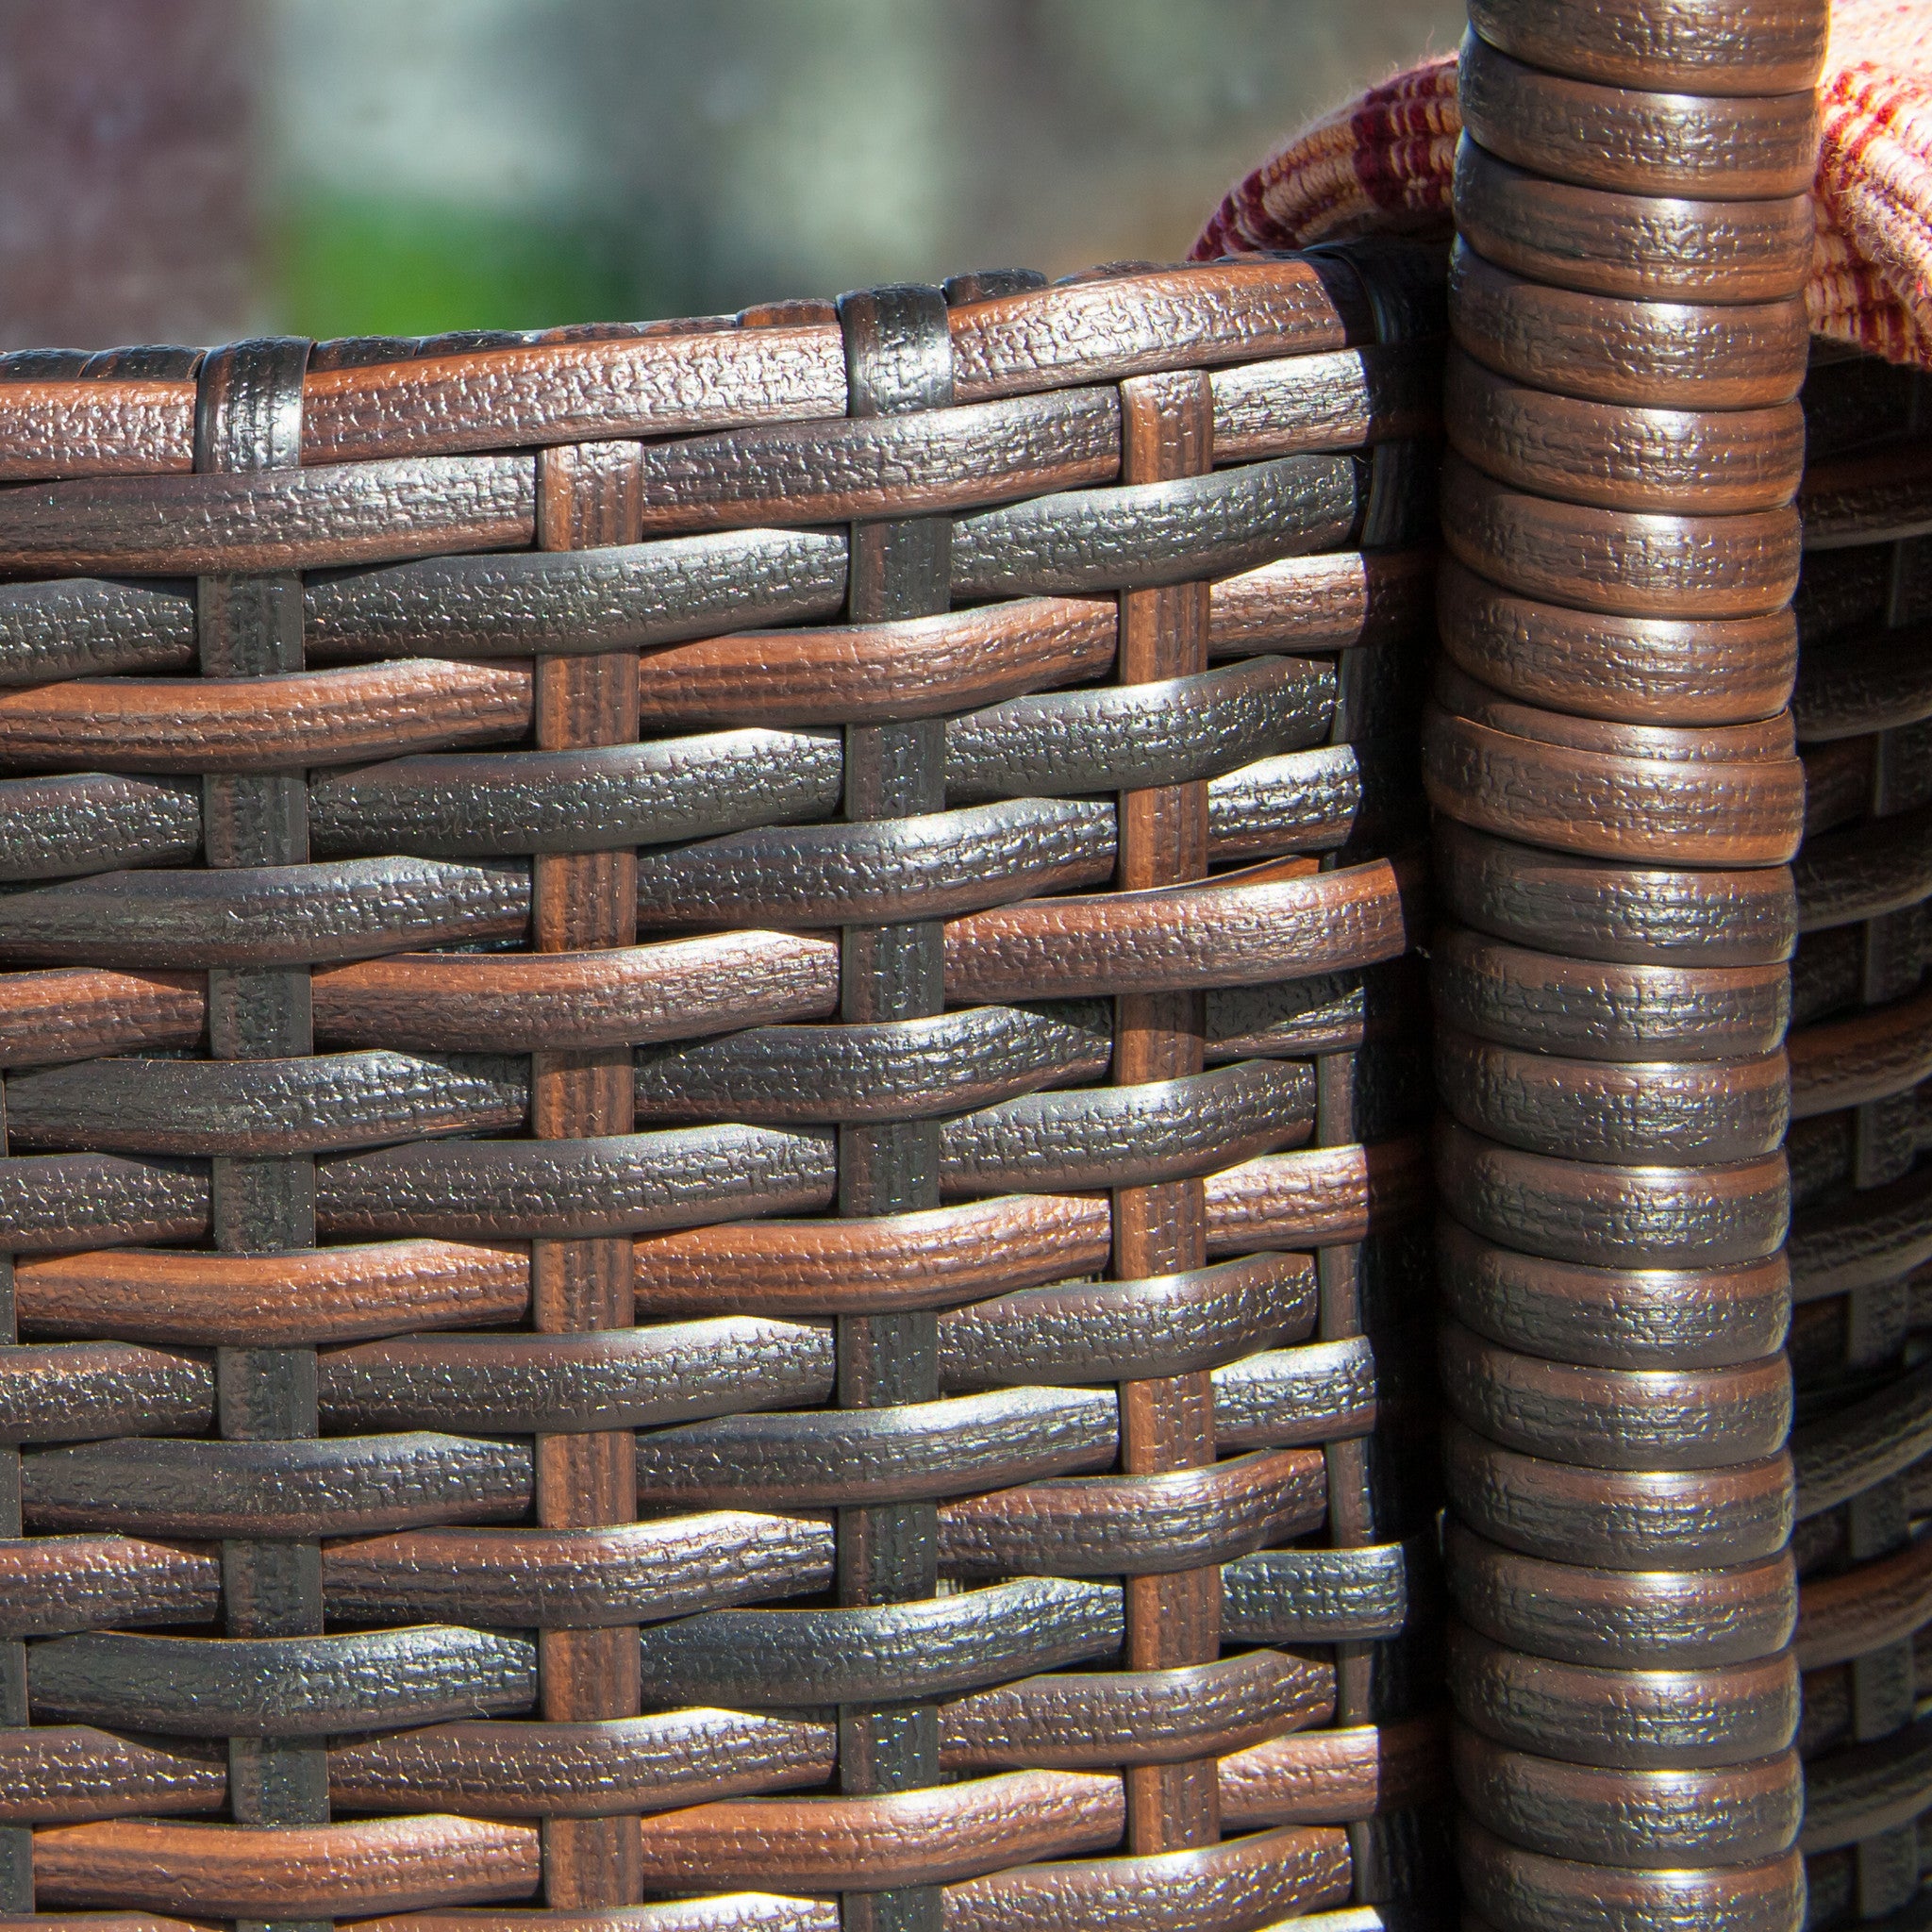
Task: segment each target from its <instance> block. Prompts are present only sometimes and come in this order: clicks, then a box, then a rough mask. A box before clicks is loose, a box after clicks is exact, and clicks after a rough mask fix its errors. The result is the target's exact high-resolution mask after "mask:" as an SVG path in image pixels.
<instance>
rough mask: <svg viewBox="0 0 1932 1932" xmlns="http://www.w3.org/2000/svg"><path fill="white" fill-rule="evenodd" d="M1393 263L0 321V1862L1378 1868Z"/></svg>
mask: <svg viewBox="0 0 1932 1932" xmlns="http://www.w3.org/2000/svg"><path fill="white" fill-rule="evenodd" d="M1438 273H1439V267H1438V264H1437V263H1436V262H1435V261H1433V260H1431V259H1430V258H1427V257H1418V256H1416V255H1413V254H1410V253H1407V252H1404V251H1402V250H1399V249H1391V248H1382V249H1359V250H1354V251H1351V250H1346V249H1344V250H1340V251H1334V252H1330V253H1327V254H1325V255H1322V256H1319V257H1310V258H1303V259H1282V260H1268V261H1255V262H1247V263H1242V264H1210V265H1208V266H1204V267H1200V268H1191V269H1180V270H1168V269H1145V268H1125V269H1116V270H1109V271H1105V272H1101V273H1099V274H1097V275H1093V276H1090V277H1082V278H1076V279H1075V280H1074V281H1072V282H1070V283H1065V284H1061V285H1058V286H1055V287H1051V288H1049V287H1044V286H1042V285H1041V284H1040V283H1039V281H1038V279H1037V278H1035V277H1030V276H1024V275H1010V276H1007V275H1003V276H991V277H969V278H965V279H963V280H961V281H958V282H956V283H953V284H949V285H948V287H947V288H946V290H944V291H939V290H929V289H909V290H908V289H901V290H885V291H876V292H874V293H871V294H864V295H858V296H852V297H848V298H846V299H845V301H844V302H842V303H841V304H840V305H838V306H837V307H836V308H835V307H833V306H831V305H824V304H812V303H807V304H798V305H788V306H781V307H776V308H769V309H764V310H758V311H754V312H748V313H747V314H745V315H743V316H741V317H740V318H738V319H736V320H735V321H724V322H718V321H710V322H700V323H681V324H675V325H663V326H656V327H646V328H624V329H601V328H600V329H583V330H569V331H562V332H558V333H556V334H553V335H547V336H541V337H531V338H482V337H478V338H463V339H451V340H445V341H431V342H425V343H401V342H393V341H352V342H338V343H328V344H321V345H310V344H308V343H307V342H291V341H264V342H254V343H243V344H240V345H238V346H235V347H233V348H228V349H224V350H218V351H213V352H209V353H208V354H207V355H206V356H202V355H198V354H195V353H191V352H186V351H175V350H130V351H126V352H124V353H120V354H115V355H107V356H96V357H92V358H82V357H78V356H66V355H55V354H50V355H43V356H34V355H26V356H15V357H11V358H5V360H4V362H0V481H5V482H6V483H7V484H8V485H9V486H11V487H8V488H6V489H0V574H4V576H5V581H4V582H0V685H4V686H5V687H6V689H5V690H4V691H0V763H4V767H5V770H6V772H7V773H8V775H7V776H6V777H5V779H4V780H0V879H4V880H6V881H7V882H8V884H7V888H6V890H5V891H4V892H0V965H4V967H5V968H6V969H7V970H6V971H5V972H4V973H0V1065H4V1066H5V1067H6V1068H7V1069H8V1073H7V1075H6V1080H5V1089H4V1091H5V1103H6V1110H5V1116H4V1127H5V1132H6V1135H7V1139H6V1141H4V1142H0V1250H4V1251H6V1252H5V1253H4V1254H0V1268H5V1267H6V1266H7V1264H8V1257H11V1264H10V1280H11V1314H10V1315H9V1317H8V1319H9V1321H10V1322H12V1323H16V1324H17V1334H18V1336H19V1337H20V1338H24V1339H22V1340H18V1341H13V1342H12V1343H11V1345H8V1346H7V1347H5V1348H4V1349H0V1438H4V1441H6V1442H7V1443H8V1444H10V1445H14V1446H12V1447H9V1448H8V1450H6V1451H5V1454H4V1462H0V1538H4V1540H0V1638H4V1640H5V1641H0V1723H4V1724H7V1725H10V1726H11V1728H8V1729H0V1910H5V1911H7V1912H9V1913H11V1914H14V1915H16V1916H18V1915H24V1914H26V1913H30V1912H35V1911H38V1912H40V1913H41V1914H43V1915H46V1914H54V1915H58V1914H59V1913H61V1912H63V1911H70V1910H75V1909H80V1910H87V1909H95V1910H100V1909H108V1910H113V1911H118V1912H121V1913H123V1914H124V1915H125V1914H127V1913H132V1914H136V1915H140V1922H141V1923H142V1924H153V1923H154V1922H155V1919H156V1917H157V1916H158V1917H160V1918H164V1919H165V1918H179V1919H193V1920H198V1921H206V1920H209V1919H230V1920H237V1921H241V1922H244V1923H247V1924H261V1923H280V1924H288V1923H293V1924H308V1923H314V1922H326V1921H329V1920H332V1919H338V1918H343V1919H363V1920H367V1919H377V1920H381V1921H383V1922H384V1923H385V1924H390V1923H394V1924H398V1925H400V1924H404V1923H407V1924H411V1925H413V1926H416V1927H419V1928H422V1932H436V1928H439V1927H442V1928H448V1932H456V1928H457V1927H458V1926H469V1927H473V1928H475V1927H494V1926H508V1925H517V1924H527V1923H533V1921H532V1918H531V1915H532V1914H533V1913H541V1912H542V1911H543V1910H545V1909H546V1908H547V1910H548V1911H549V1913H550V1914H551V1915H552V1917H551V1918H550V1919H549V1920H548V1921H545V1922H544V1923H548V1924H587V1923H593V1922H594V1923H601V1924H608V1923H611V1922H610V1920H609V1916H608V1915H609V1914H610V1913H611V1912H612V1911H613V1910H620V1909H622V1908H624V1907H631V1906H634V1905H635V1904H637V1902H639V1901H653V1900H656V1901H666V1900H669V1901H681V1902H674V1903H658V1904H655V1905H646V1906H645V1907H643V1908H642V1910H641V1912H634V1913H631V1914H629V1915H627V1918H626V1921H625V1923H629V1924H635V1925H638V1926H651V1927H655V1928H658V1932H670V1928H673V1927H676V1928H697V1927H718V1926H725V1925H729V1926H732V1927H747V1926H754V1925H755V1926H759V1927H765V1928H772V1932H777V1928H783V1932H832V1928H833V1927H835V1926H838V1925H840V1924H842V1925H843V1926H844V1927H846V1928H848V1932H851V1928H860V1927H876V1928H878V1932H887V1928H905V1932H931V1928H937V1927H939V1926H941V1925H943V1926H945V1927H947V1928H951V1932H1035V1928H1038V1932H1049V1928H1059V1927H1065V1928H1068V1932H1072V1928H1074V1927H1087V1926H1092V1925H1096V1924H1122V1925H1127V1924H1132V1925H1134V1926H1141V1927H1171V1928H1173V1932H1203V1928H1208V1932H1247V1928H1251V1927H1257V1926H1262V1925H1266V1924H1273V1923H1274V1922H1276V1921H1278V1920H1280V1919H1283V1918H1286V1917H1289V1916H1291V1915H1293V1914H1296V1913H1298V1912H1302V1911H1305V1910H1307V1909H1309V1908H1311V1907H1325V1906H1334V1907H1346V1906H1347V1905H1348V1903H1349V1902H1350V1901H1351V1900H1352V1899H1353V1900H1356V1901H1364V1900H1377V1899H1388V1898H1392V1897H1423V1898H1424V1899H1431V1900H1432V1899H1434V1898H1435V1897H1436V1896H1437V1895H1438V1894H1439V1891H1440V1881H1439V1878H1438V1876H1437V1867H1436V1866H1435V1864H1434V1863H1433V1862H1432V1859H1433V1854H1432V1846H1433V1843H1434V1839H1433V1837H1432V1833H1431V1829H1430V1826H1429V1823H1428V1816H1429V1814H1428V1809H1427V1805H1428V1801H1429V1800H1430V1799H1431V1797H1432V1796H1433V1794H1434V1793H1435V1791H1436V1790H1437V1787H1438V1785H1439V1783H1440V1779H1441V1766H1440V1757H1441V1727H1440V1722H1439V1719H1438V1716H1437V1713H1436V1712H1435V1710H1434V1709H1433V1708H1432V1705H1433V1701H1434V1698H1435V1696H1436V1695H1437V1694H1438V1693H1437V1691H1436V1689H1435V1685H1436V1683H1437V1682H1439V1678H1437V1677H1436V1676H1435V1674H1433V1673H1431V1672H1430V1671H1428V1670H1427V1669H1425V1668H1419V1665H1424V1664H1426V1661H1427V1657H1428V1655H1429V1652H1428V1648H1427V1645H1428V1639H1427V1634H1426V1629H1425V1627H1423V1626H1424V1625H1425V1624H1426V1616H1425V1615H1423V1616H1422V1623H1421V1624H1420V1625H1419V1624H1418V1623H1417V1617H1418V1615H1419V1614H1421V1607H1422V1606H1423V1603H1424V1592H1423V1589H1422V1586H1423V1585H1424V1583H1425V1582H1426V1576H1427V1568H1428V1566H1427V1563H1426V1562H1425V1561H1424V1558H1423V1551H1424V1541H1423V1540H1422V1533H1423V1532H1424V1529H1425V1526H1426V1524H1427V1519H1428V1512H1429V1510H1430V1508H1431V1507H1432V1493H1431V1490H1430V1480H1431V1478H1430V1473H1429V1471H1428V1470H1427V1468H1426V1467H1424V1468H1422V1469H1420V1470H1418V1469H1416V1468H1415V1467H1414V1466H1413V1465H1415V1464H1416V1463H1417V1462H1418V1461H1422V1462H1424V1463H1426V1461H1427V1460H1428V1458H1427V1457H1426V1456H1424V1457H1417V1456H1416V1455H1415V1454H1414V1453H1413V1451H1414V1450H1415V1449H1416V1448H1418V1447H1422V1448H1424V1449H1425V1448H1426V1445H1427V1442H1428V1432H1427V1429H1426V1427H1425V1426H1422V1425H1420V1424H1418V1422H1417V1420H1416V1419H1415V1417H1414V1416H1413V1415H1412V1414H1410V1415H1408V1416H1407V1417H1405V1416H1404V1414H1403V1412H1402V1410H1401V1407H1400V1403H1401V1399H1402V1388H1401V1371H1402V1366H1403V1364H1404V1362H1405V1361H1407V1360H1412V1359H1414V1358H1416V1357H1417V1356H1418V1355H1419V1354H1420V1353H1422V1352H1424V1351H1425V1349H1426V1346H1427V1338H1426V1336H1425V1334H1419V1333H1418V1329H1419V1328H1425V1326H1426V1323H1427V1314H1426V1308H1427V1303H1428V1290H1427V1267H1426V1242H1425V1241H1424V1244H1423V1247H1422V1250H1421V1251H1419V1250H1418V1234H1417V1229H1416V1223H1417V1221H1418V1219H1419V1217H1422V1216H1424V1213H1425V1199H1426V1187H1425V1183H1424V1166H1423V1152H1422V1143H1421V1141H1420V1139H1419V1136H1418V1133H1417V1131H1416V1128H1415V1124H1414V1123H1415V1108H1416V1106H1417V1105H1418V1102H1419V1096H1420V1090H1421V1088H1422V1085H1423V1081H1424V1066H1423V1059H1422V1056H1421V1055H1420V1053H1419V1052H1418V1051H1417V1049H1416V1047H1415V1046H1414V1044H1413V1043H1409V1044H1405V1043H1404V1028H1405V1027H1407V1026H1410V1025H1412V1012H1413V1008H1414V1005H1415V999H1414V994H1413V991H1412V985H1411V981H1410V980H1409V979H1408V978H1407V977H1405V976H1404V974H1405V973H1406V972H1407V970H1408V969H1407V968H1406V967H1405V966H1404V965H1402V964H1401V963H1399V956H1401V955H1402V954H1403V953H1404V952H1405V951H1406V950H1407V947H1408V945H1409V943H1410V940H1411V935H1412V933H1413V931H1414V924H1413V922H1414V917H1415V911H1416V908H1415V904H1414V900H1413V888H1414V884H1415V876H1416V873H1415V862H1414V860H1413V858H1405V857H1404V856H1403V855H1404V854H1405V852H1407V851H1408V850H1410V849H1411V848H1412V846H1413V843H1414V841H1415V838H1416V833H1417V829H1418V822H1417V806H1416V801H1415V791H1414V787H1413V781H1412V779H1411V777H1410V776H1409V771H1410V749H1411V747H1412V745H1413V742H1414V735H1415V727H1414V723H1413V718H1414V712H1415V708H1416V703H1417V698H1418V692H1417V690H1416V681H1415V675H1414V671H1415V655H1416V654H1415V653H1414V652H1413V651H1412V650H1410V649H1408V648H1407V646H1408V645H1410V644H1411V643H1413V642H1414V641H1416V640H1417V638H1418V634H1419V632H1421V631H1422V630H1423V629H1424V627H1425V624H1426V612H1427V609H1428V605H1429V598H1430V594H1431V575H1432V569H1433V560H1432V558H1431V556H1430V554H1429V552H1428V551H1427V550H1426V549H1425V548H1419V547H1415V546H1417V545H1419V544H1423V543H1424V542H1425V541H1426V540H1427V536H1428V532H1429V530H1430V528H1431V526H1432V524H1433V515H1434V512H1433V508H1432V502H1431V486H1432V478H1431V470H1432V463H1431V461H1430V459H1429V458H1427V456H1426V452H1425V446H1424V445H1419V444H1418V443H1417V442H1416V441H1415V439H1417V438H1418V437H1422V438H1426V437H1427V436H1428V435H1430V434H1432V433H1433V425H1432V419H1433V411H1434V403H1433V396H1432V389H1433V383H1432V380H1431V377H1432V372H1433V364H1434V363H1435V361H1436V360H1437V358H1438V357H1439V355H1440V350H1439V348H1437V347H1436V346H1435V345H1434V344H1433V343H1432V342H1431V341H1429V340H1427V339H1428V338H1430V337H1431V336H1433V335H1434V334H1436V333H1437V332H1438V330H1439V329H1440V321H1439V318H1438V314H1437V308H1438V304H1439V300H1440V297H1439V293H1438V291H1437V286H1436V284H1437V275H1438ZM1408 1038H1409V1040H1410V1041H1411V1042H1412V1041H1413V1035H1412V1033H1411V1034H1410V1035H1409V1036H1408ZM1378 1416H1380V1417H1382V1418H1383V1424H1382V1433H1381V1434H1380V1435H1377V1434H1376V1433H1375V1431H1376V1428H1377V1418H1378ZM1391 1431H1392V1432H1393V1435H1392V1439H1391ZM1405 1451H1407V1453H1404V1452H1405ZM1405 1631H1413V1632H1415V1634H1412V1635H1405V1634H1404V1633H1405ZM841 1894H842V1898H841ZM463 1907H474V1908H478V1909H472V1910H470V1911H467V1912H465V1911H464V1910H462V1909H461V1908H463ZM117 1923H118V1924H124V1925H125V1924H129V1923H131V1922H130V1921H128V1920H127V1919H126V1918H125V1916H124V1917H123V1918H122V1919H121V1920H119V1921H117ZM1373 1923H1374V1913H1373V1912H1365V1911H1358V1912H1356V1913H1354V1914H1353V1915H1351V1916H1349V1917H1348V1919H1347V1924H1349V1925H1350V1926H1352V1927H1353V1926H1365V1925H1368V1924H1373Z"/></svg>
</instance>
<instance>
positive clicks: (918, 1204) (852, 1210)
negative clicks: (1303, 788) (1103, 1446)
mask: <svg viewBox="0 0 1932 1932" xmlns="http://www.w3.org/2000/svg"><path fill="white" fill-rule="evenodd" d="M839 320H840V324H841V328H842V330H843V333H844V341H845V383H846V391H847V397H848V400H847V403H846V410H847V413H848V414H850V415H852V416H856V417H876V416H896V415H903V414H906V413H907V412H908V411H911V410H918V409H935V408H944V407H945V405H947V404H948V403H950V402H951V401H952V400H953V342H952V337H951V335H950V334H949V332H948V330H947V327H946V303H945V297H944V295H943V294H941V291H939V290H938V289H928V288H916V287H907V288H895V289H882V290H878V291H871V292H866V293H860V294H855V295H848V296H846V297H845V299H844V300H843V301H842V302H841V304H840V305H839ZM952 537H953V525H952V519H951V518H950V517H908V518H905V519H903V520H899V521H894V522H887V523H870V524H855V525H853V526H852V549H851V564H850V567H849V568H850V575H849V579H848V583H847V589H846V593H845V608H846V614H847V616H848V617H849V619H850V620H851V622H852V623H854V624H886V623H891V621H893V620H894V619H903V618H911V617H926V616H930V615H932V614H933V613H934V612H936V611H941V610H944V609H945V608H947V607H948V606H949V605H950V603H951V602H952V579H951V566H952V556H953V544H952ZM945 802H946V743H945V725H944V724H943V722H942V721H941V720H940V719H937V718H919V719H912V720H908V721H907V722H905V723H892V724H852V725H847V726H846V728H845V800H844V804H845V816H846V818H847V819H849V820H853V821H855V822H858V823H861V824H862V823H865V822H868V821H873V820H878V819H904V818H911V817H913V816H914V815H915V814H918V813H922V812H932V811H939V810H941V809H942V808H944V806H945ZM840 945H841V954H840V969H839V979H840V996H839V1017H840V1018H841V1020H843V1021H845V1022H848V1023H854V1024H868V1023H870V1024H877V1023H880V1022H885V1023H889V1024H890V1023H891V1022H895V1021H905V1020H919V1019H924V1018H926V1017H928V1016H930V1015H932V1014H935V1013H938V1012H940V1011H941V1010H942V1009H943V1008H944V1006H945V983H944V982H945V959H944V941H943V938H942V935H941V926H940V922H939V921H938V920H936V919H926V920H919V921H917V922H913V923H908V924H903V925H869V926H868V925H850V926H847V927H845V928H844V930H843V931H842V933H841V935H840ZM939 1205H940V1126H939V1122H938V1121H937V1120H932V1119H923V1120H902V1121H888V1122H884V1123H881V1124H878V1125H875V1126H874V1125H865V1126H854V1125H848V1126H843V1127H841V1130H840V1134H839V1211H840V1213H841V1214H845V1215H867V1216H871V1215H885V1214H909V1213H914V1212H916V1211H918V1210H920V1209H922V1208H937V1207H938V1206H939ZM838 1350H839V1400H840V1402H841V1405H843V1406H844V1407H848V1408H868V1409H869V1408H890V1407H895V1406H897V1405H899V1404H903V1403H911V1402H933V1401H936V1400H937V1399H938V1397H939V1392H940V1381H939V1316H938V1314H937V1313H936V1312H935V1311H933V1310H931V1309H926V1308H920V1309H915V1310H910V1311H908V1312H907V1313H904V1314H886V1313H880V1314H872V1315H852V1316H847V1317H845V1318H844V1319H842V1320H841V1322H840V1324H839V1340H838ZM838 1534H839V1601H840V1602H841V1604H848V1605H852V1606H855V1607H858V1606H865V1605H871V1604H892V1603H904V1602H907V1601H908V1600H918V1599H922V1598H928V1597H932V1596H934V1595H936V1594H937V1593H938V1591H939V1510H938V1508H937V1507H936V1506H935V1505H934V1504H932V1503H930V1502H927V1501H924V1500H922V1501H917V1502H907V1503H885V1504H880V1505H877V1506H875V1507H857V1508H848V1509H841V1511H840V1512H839V1529H838ZM939 1781H940V1732H939V1713H938V1711H937V1710H936V1709H935V1708H934V1707H933V1706H932V1705H931V1704H930V1703H919V1704H910V1705H895V1706H891V1707H879V1708H872V1709H868V1708H866V1707H863V1706H853V1705H846V1706H841V1708H840V1712H839V1785H840V1789H841V1790H844V1791H849V1792H852V1793H853V1794H855V1795H864V1794H870V1793H873V1792H880V1791H901V1790H910V1789H913V1788H915V1787H917V1786H920V1785H932V1784H937V1783H938V1782H939ZM843 1924H844V1925H845V1927H846V1928H847V1932H939V1925H940V1892H939V1889H938V1887H936V1886H930V1885H924V1886H909V1887H905V1888H902V1889H899V1890H891V1891H858V1892H850V1893H847V1894H846V1897H845V1900H844V1903H843Z"/></svg>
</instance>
